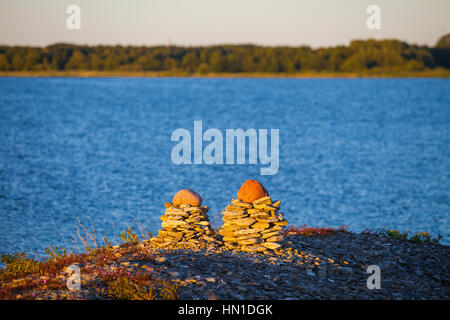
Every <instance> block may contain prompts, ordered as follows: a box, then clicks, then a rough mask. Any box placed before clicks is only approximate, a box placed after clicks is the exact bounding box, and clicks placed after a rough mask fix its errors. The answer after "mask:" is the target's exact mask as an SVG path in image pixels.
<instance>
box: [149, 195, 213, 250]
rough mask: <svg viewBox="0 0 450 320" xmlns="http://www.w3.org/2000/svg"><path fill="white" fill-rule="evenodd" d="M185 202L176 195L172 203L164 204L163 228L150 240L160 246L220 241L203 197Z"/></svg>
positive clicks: (182, 245)
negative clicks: (202, 203) (202, 199)
mask: <svg viewBox="0 0 450 320" xmlns="http://www.w3.org/2000/svg"><path fill="white" fill-rule="evenodd" d="M184 190H188V189H184ZM184 190H182V191H184ZM189 191H191V190H189ZM198 197H200V196H198ZM184 202H185V201H177V195H176V196H175V197H174V201H173V202H172V203H171V202H166V203H165V204H164V206H165V207H166V211H165V214H164V215H162V216H161V218H160V219H161V220H162V223H161V227H162V228H161V229H160V230H159V231H158V236H157V237H154V238H151V239H150V241H151V242H152V243H153V244H154V245H157V246H158V247H168V246H172V247H192V246H198V245H201V244H205V243H219V241H218V240H217V238H216V237H215V234H214V230H212V229H211V224H210V222H209V217H208V214H207V213H208V211H209V208H208V207H207V206H202V205H200V204H201V198H200V201H194V202H192V201H190V203H191V204H189V203H184ZM188 202H189V201H188Z"/></svg>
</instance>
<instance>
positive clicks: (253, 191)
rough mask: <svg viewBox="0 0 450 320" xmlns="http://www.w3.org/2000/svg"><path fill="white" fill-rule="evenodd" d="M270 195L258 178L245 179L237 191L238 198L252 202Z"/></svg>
mask: <svg viewBox="0 0 450 320" xmlns="http://www.w3.org/2000/svg"><path fill="white" fill-rule="evenodd" d="M268 195H269V193H268V192H267V190H266V189H265V188H264V187H263V185H262V184H261V183H259V181H256V180H247V181H245V182H244V184H243V185H242V187H241V188H240V189H239V191H238V193H237V197H238V199H239V200H241V201H243V202H247V203H252V202H253V201H255V200H258V199H260V198H262V197H267V196H268Z"/></svg>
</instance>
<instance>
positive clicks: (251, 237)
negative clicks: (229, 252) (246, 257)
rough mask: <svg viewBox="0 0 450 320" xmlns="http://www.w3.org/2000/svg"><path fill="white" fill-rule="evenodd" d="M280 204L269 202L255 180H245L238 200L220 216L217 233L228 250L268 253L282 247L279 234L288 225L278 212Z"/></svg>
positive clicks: (266, 195)
mask: <svg viewBox="0 0 450 320" xmlns="http://www.w3.org/2000/svg"><path fill="white" fill-rule="evenodd" d="M280 204H281V201H275V202H272V199H271V198H270V197H269V194H268V192H267V190H266V189H265V188H264V187H263V186H262V185H261V183H259V182H258V181H256V180H247V181H246V182H245V183H244V184H243V185H242V187H241V188H240V189H239V191H238V193H237V199H233V200H232V201H231V204H230V205H228V206H227V207H226V208H225V211H223V212H222V219H223V221H224V225H223V226H222V228H221V229H220V230H219V234H220V235H221V236H222V237H223V238H222V240H223V242H224V245H225V246H226V247H227V248H228V249H233V250H241V251H246V252H264V253H269V252H270V251H269V250H268V249H270V250H275V249H278V248H280V247H281V244H280V242H282V241H283V234H282V230H283V227H284V226H286V225H287V224H288V222H287V220H285V219H284V218H283V214H282V213H281V212H279V210H280Z"/></svg>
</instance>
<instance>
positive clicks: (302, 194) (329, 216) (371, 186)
mask: <svg viewBox="0 0 450 320" xmlns="http://www.w3.org/2000/svg"><path fill="white" fill-rule="evenodd" d="M194 120H202V121H203V130H206V129H208V128H217V129H219V130H221V131H222V132H225V129H227V128H230V129H237V128H242V129H245V130H246V129H249V128H255V129H271V128H274V129H279V130H280V168H279V172H278V174H276V175H272V176H261V175H260V168H261V167H260V166H259V165H205V164H203V165H175V164H174V163H173V162H172V160H171V151H172V148H173V147H174V146H175V144H176V143H175V142H172V141H171V139H170V138H171V134H172V132H173V131H174V130H175V129H177V128H186V129H188V130H190V131H191V132H193V124H194ZM249 178H253V179H258V180H260V181H261V182H262V183H263V184H264V185H265V187H266V188H267V189H268V191H269V193H270V195H271V196H272V198H273V199H279V200H282V212H284V213H285V217H286V218H287V219H288V221H289V223H290V224H294V225H303V224H307V225H311V226H332V227H339V226H342V225H348V226H349V228H350V230H354V231H362V230H364V229H365V228H370V229H377V228H380V227H382V226H385V227H388V228H396V229H399V230H400V231H405V230H407V229H410V230H411V231H414V232H417V231H428V232H431V233H433V234H437V233H440V234H442V235H443V236H444V240H443V243H447V244H449V243H450V228H449V222H450V220H449V218H450V82H449V81H446V80H443V79H178V78H162V79H159V78H156V79H139V78H137V79H134V78H109V79H101V78H99V79H93V78H89V79H73V78H61V79H58V78H34V79H33V78H0V252H16V251H25V252H27V253H35V254H43V253H44V250H45V248H46V247H48V246H50V245H61V246H64V247H66V248H68V249H70V248H72V247H73V246H74V244H73V241H72V240H71V239H72V238H71V236H72V235H75V231H74V230H75V229H74V224H75V223H77V220H76V219H77V218H79V219H80V221H81V222H82V223H83V224H85V225H90V220H89V217H90V218H91V219H92V222H93V225H94V227H95V230H96V237H97V241H98V242H99V243H100V242H101V241H102V239H103V238H104V236H105V235H106V236H108V238H109V239H111V240H117V239H118V234H119V232H121V231H123V230H124V229H126V228H127V227H128V226H132V227H133V228H134V229H136V230H138V228H137V227H136V222H135V220H137V221H139V222H140V223H142V225H143V226H145V227H146V228H147V230H150V231H152V232H156V231H157V230H158V228H159V226H160V220H159V217H160V216H161V214H163V212H164V202H166V201H171V199H172V197H173V195H174V193H175V192H176V191H177V190H179V189H182V188H192V189H194V190H196V191H197V192H199V193H200V194H201V195H202V197H203V199H204V204H206V205H208V206H209V207H210V208H211V211H210V216H211V220H212V222H213V224H214V226H219V225H220V222H221V220H220V219H218V216H217V214H219V213H220V212H221V210H222V209H223V208H224V207H225V206H226V205H227V204H228V203H229V202H230V200H231V199H232V198H233V197H235V195H236V192H237V190H238V189H239V187H240V185H241V184H242V183H243V182H244V181H245V180H246V179H249ZM79 245H81V243H79Z"/></svg>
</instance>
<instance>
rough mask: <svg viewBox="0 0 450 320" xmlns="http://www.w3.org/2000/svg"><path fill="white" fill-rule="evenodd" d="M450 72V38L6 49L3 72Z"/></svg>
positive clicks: (0, 62)
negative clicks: (316, 44)
mask: <svg viewBox="0 0 450 320" xmlns="http://www.w3.org/2000/svg"><path fill="white" fill-rule="evenodd" d="M436 67H443V68H447V69H448V68H450V34H449V35H446V36H444V37H442V38H441V39H440V40H439V41H438V43H437V45H436V46H435V47H432V48H430V47H426V46H416V45H410V44H407V43H405V42H402V41H398V40H365V41H362V40H355V41H352V42H351V43H350V45H349V46H337V47H330V48H319V49H312V48H310V47H307V46H301V47H288V46H286V47H264V46H257V45H218V46H205V47H179V46H155V47H138V46H80V45H71V44H54V45H50V46H47V47H44V48H40V47H18V46H14V47H11V46H0V70H1V71H24V70H25V71H45V70H98V71H100V70H107V71H171V70H173V71H186V72H198V73H208V72H214V73H222V72H227V73H228V72H231V73H235V72H258V73H259V72H261V73H278V72H285V73H297V72H308V71H314V72H358V71H365V70H381V71H382V70H388V71H391V72H392V71H394V72H395V71H421V70H426V69H432V68H436Z"/></svg>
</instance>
